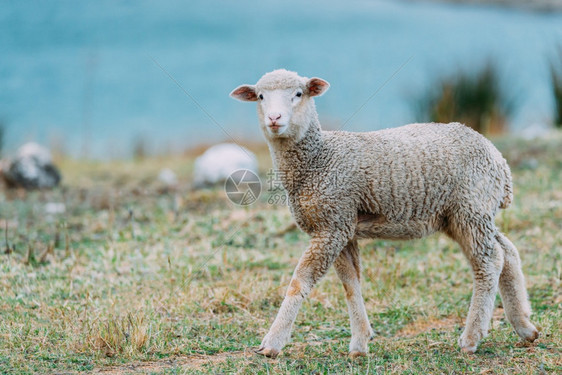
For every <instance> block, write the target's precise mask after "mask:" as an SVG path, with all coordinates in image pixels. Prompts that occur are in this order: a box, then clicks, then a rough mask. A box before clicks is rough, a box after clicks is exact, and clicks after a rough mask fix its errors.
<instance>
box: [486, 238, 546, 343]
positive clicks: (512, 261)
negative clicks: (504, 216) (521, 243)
mask: <svg viewBox="0 0 562 375" xmlns="http://www.w3.org/2000/svg"><path fill="white" fill-rule="evenodd" d="M496 239H497V241H498V243H499V244H500V246H501V247H502V249H503V251H504V263H503V269H502V272H501V274H500V294H501V297H502V301H503V306H504V309H505V315H506V316H507V319H508V320H509V322H510V323H511V325H513V328H515V331H516V332H517V334H518V335H519V336H520V337H521V338H522V339H524V340H527V341H530V342H532V341H534V340H535V339H537V338H538V337H539V332H538V331H537V329H536V328H535V326H534V325H533V324H532V323H531V321H530V320H529V317H530V316H531V306H530V304H529V299H528V297H527V290H526V288H525V278H524V276H523V272H522V271H521V260H520V259H519V253H518V252H517V249H516V248H515V246H514V245H513V244H512V243H511V241H510V240H509V239H508V238H507V237H505V236H504V235H503V234H501V233H499V232H498V234H497V235H496Z"/></svg>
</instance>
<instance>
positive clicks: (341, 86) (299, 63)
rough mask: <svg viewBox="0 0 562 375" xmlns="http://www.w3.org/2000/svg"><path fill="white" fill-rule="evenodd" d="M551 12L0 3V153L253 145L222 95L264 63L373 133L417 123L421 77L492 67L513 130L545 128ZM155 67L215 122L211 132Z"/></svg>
mask: <svg viewBox="0 0 562 375" xmlns="http://www.w3.org/2000/svg"><path fill="white" fill-rule="evenodd" d="M557 45H562V14H561V13H557V14H556V13H555V14H546V13H529V12H522V11H516V10H508V9H503V8H493V7H472V6H458V5H447V4H432V3H423V2H422V3H410V2H394V1H366V0H365V1H358V0H356V1H345V2H342V1H336V0H324V1H319V0H318V1H306V2H303V1H295V0H289V1H284V2H273V1H247V0H242V1H226V0H225V1H199V0H197V1H193V0H191V1H189V2H185V1H120V2H117V1H114V0H98V1H95V2H86V1H75V0H73V1H52V2H47V1H3V3H2V6H1V8H0V119H2V121H3V122H4V123H5V124H6V125H7V127H8V128H7V134H6V138H7V139H6V141H5V142H6V146H7V148H8V149H9V150H13V149H14V148H16V147H17V146H18V145H19V144H21V142H24V141H28V140H35V141H39V142H42V143H45V144H47V145H48V144H56V145H58V146H59V147H60V145H61V144H62V145H63V146H64V149H65V151H66V152H69V153H71V154H74V155H77V156H79V155H87V156H90V157H120V156H126V155H127V154H128V153H129V152H130V150H131V145H132V143H133V140H134V139H137V138H144V139H145V140H146V142H147V143H148V145H149V148H150V150H152V151H154V152H162V151H165V150H181V149H184V148H186V147H189V146H193V145H195V144H197V143H200V142H210V141H218V140H223V139H228V137H227V136H226V135H225V134H224V132H223V131H222V130H221V128H220V127H223V128H224V129H225V130H226V132H227V133H228V134H230V135H232V136H233V137H234V138H236V139H242V138H243V139H251V140H259V139H261V135H260V133H259V130H258V127H257V120H256V115H255V108H254V105H252V104H247V103H239V102H235V101H234V100H232V99H230V98H229V97H228V93H229V92H230V91H231V90H232V89H233V88H234V87H236V86H237V85H239V84H241V83H254V82H255V81H256V80H257V79H259V77H260V76H261V75H262V74H263V73H265V72H267V71H270V70H273V69H275V68H280V67H284V68H287V69H291V70H296V71H298V72H299V73H300V74H301V75H306V76H319V77H322V78H324V79H326V80H328V81H329V82H330V83H331V84H332V87H331V89H330V91H329V92H328V93H327V94H326V95H325V96H323V97H321V98H319V99H318V100H317V101H316V102H317V106H318V110H319V113H320V119H321V121H322V122H324V123H325V124H327V125H329V126H331V127H335V126H337V125H338V124H341V123H342V122H345V121H346V120H347V119H348V118H349V117H350V116H351V115H352V114H353V113H354V112H355V111H356V109H357V108H358V107H360V106H361V105H362V104H363V103H364V102H365V101H366V100H367V98H368V97H369V96H370V95H372V94H373V93H374V92H375V91H376V90H377V88H379V87H380V86H381V85H382V84H383V83H384V82H385V81H386V80H387V79H388V78H389V77H390V76H392V74H393V73H395V72H396V70H397V69H398V68H399V67H400V66H401V65H402V64H403V63H404V62H405V61H407V60H408V59H409V58H410V57H412V59H411V60H410V61H409V62H408V63H407V64H406V65H405V66H404V67H403V69H402V70H401V71H400V72H399V73H397V74H396V76H395V77H394V78H393V79H391V80H390V81H389V82H388V83H387V85H386V86H385V87H384V88H382V89H381V90H380V92H379V93H378V94H377V95H375V96H374V98H373V99H372V100H371V101H370V102H369V103H367V104H366V105H365V106H364V108H362V110H361V111H360V112H359V113H358V114H357V115H356V116H355V117H353V119H352V121H350V122H349V123H348V124H347V125H346V127H345V128H346V129H348V130H358V131H359V130H372V129H380V128H386V127H390V126H398V125H401V124H404V123H407V122H411V121H415V120H416V119H415V116H414V112H413V111H412V105H411V103H412V101H413V98H414V97H416V96H417V95H419V94H420V93H422V92H423V90H424V88H425V87H427V85H429V84H430V83H431V82H432V79H433V78H434V77H435V76H438V75H440V74H443V73H447V72H451V71H453V70H455V69H456V68H457V67H459V66H460V67H471V66H477V65H479V64H481V63H482V62H483V61H485V60H486V59H487V58H489V57H492V58H494V59H495V60H496V61H497V62H498V64H499V66H500V67H501V70H502V74H503V78H504V83H505V85H506V88H507V90H508V91H509V92H511V93H513V94H514V95H515V96H516V97H517V98H518V103H519V105H518V107H517V112H516V115H515V117H514V118H513V121H512V124H511V126H512V128H513V129H514V130H515V131H517V130H518V129H521V128H523V127H525V126H528V125H529V124H531V123H534V122H547V121H548V120H549V117H550V116H551V112H552V108H553V100H552V98H551V94H550V87H549V82H548V63H547V62H548V58H549V57H551V56H553V55H554V54H555V51H556V46H557ZM152 59H154V60H156V61H157V62H158V64H160V65H161V66H162V67H163V68H165V69H166V70H167V71H168V72H169V74H170V75H171V76H172V77H173V78H174V79H175V80H176V81H177V82H178V83H179V84H180V85H181V86H182V87H183V88H184V89H185V90H186V91H187V92H188V93H189V94H190V95H192V96H193V97H194V98H195V100H196V101H197V102H198V103H199V104H200V105H201V106H202V107H203V108H204V109H205V110H206V111H207V112H208V113H209V114H210V115H211V116H212V117H213V118H214V119H215V121H216V122H218V123H219V124H220V127H219V126H218V125H216V124H215V123H214V121H213V120H211V119H210V118H209V117H208V116H207V115H206V114H205V113H204V112H203V111H202V110H201V109H199V107H198V106H197V105H196V104H195V103H194V102H193V101H192V100H191V99H190V98H189V97H188V96H187V95H186V94H185V93H183V92H182V90H181V89H180V88H179V87H178V86H177V85H176V84H175V83H174V81H172V79H170V78H169V77H168V76H167V75H166V74H165V73H164V72H163V71H162V70H161V69H160V68H159V67H158V66H157V65H156V64H155V62H154V61H153V60H152Z"/></svg>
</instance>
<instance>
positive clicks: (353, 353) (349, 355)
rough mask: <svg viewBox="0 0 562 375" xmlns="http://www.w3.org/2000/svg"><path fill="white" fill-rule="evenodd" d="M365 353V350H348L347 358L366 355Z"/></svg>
mask: <svg viewBox="0 0 562 375" xmlns="http://www.w3.org/2000/svg"><path fill="white" fill-rule="evenodd" d="M366 356H367V353H365V352H359V351H357V350H353V351H351V352H349V354H348V357H349V359H356V358H358V357H366Z"/></svg>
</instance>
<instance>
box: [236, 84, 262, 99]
mask: <svg viewBox="0 0 562 375" xmlns="http://www.w3.org/2000/svg"><path fill="white" fill-rule="evenodd" d="M230 96H232V97H233V98H234V99H237V100H240V101H241V102H255V101H257V100H258V96H257V95H256V87H255V86H253V85H242V86H238V87H237V88H235V89H234V90H232V92H231V93H230Z"/></svg>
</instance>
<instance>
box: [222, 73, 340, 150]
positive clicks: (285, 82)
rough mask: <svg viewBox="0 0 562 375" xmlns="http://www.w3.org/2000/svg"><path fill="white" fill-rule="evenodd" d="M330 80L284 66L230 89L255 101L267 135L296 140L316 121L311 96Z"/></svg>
mask: <svg viewBox="0 0 562 375" xmlns="http://www.w3.org/2000/svg"><path fill="white" fill-rule="evenodd" d="M329 87H330V84H329V83H328V82H326V81H324V80H323V79H320V78H306V77H300V76H299V75H298V74H297V73H295V72H289V71H287V70H285V69H279V70H274V71H273V72H270V73H267V74H265V75H264V76H263V77H261V78H260V80H259V81H258V83H256V84H255V85H242V86H239V87H237V88H236V89H234V91H232V92H231V93H230V96H232V97H233V98H235V99H238V100H241V101H244V102H258V119H259V121H260V125H261V128H262V131H263V133H264V135H265V137H266V138H267V139H275V138H292V139H296V140H299V139H300V138H302V136H303V135H304V134H305V133H306V130H307V129H308V127H309V126H310V125H311V124H312V123H313V122H314V123H315V124H317V122H318V121H317V114H316V107H315V106H314V99H313V97H314V96H320V95H322V94H323V93H324V92H326V90H328V88H329Z"/></svg>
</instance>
